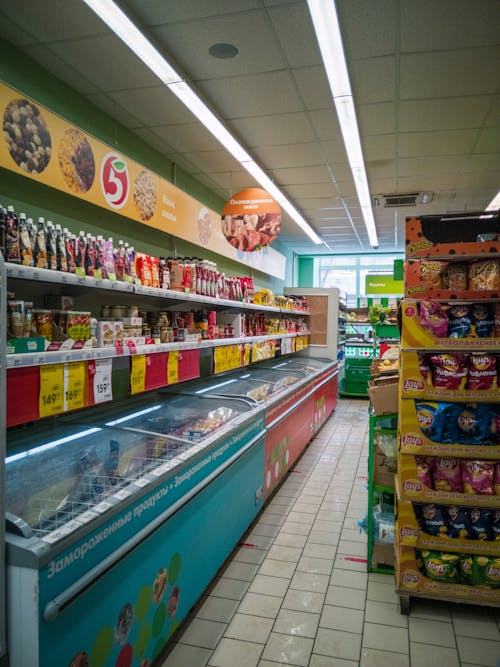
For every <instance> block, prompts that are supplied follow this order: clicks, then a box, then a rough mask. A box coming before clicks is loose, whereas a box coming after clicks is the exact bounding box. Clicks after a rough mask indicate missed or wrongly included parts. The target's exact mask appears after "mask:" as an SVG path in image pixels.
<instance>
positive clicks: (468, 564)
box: [458, 555, 474, 586]
mask: <svg viewBox="0 0 500 667" xmlns="http://www.w3.org/2000/svg"><path fill="white" fill-rule="evenodd" d="M473 561H474V557H473V556H465V555H464V556H460V557H459V561H458V581H459V583H460V584H464V585H465V586H470V585H471V583H472V582H471V578H472V563H473Z"/></svg>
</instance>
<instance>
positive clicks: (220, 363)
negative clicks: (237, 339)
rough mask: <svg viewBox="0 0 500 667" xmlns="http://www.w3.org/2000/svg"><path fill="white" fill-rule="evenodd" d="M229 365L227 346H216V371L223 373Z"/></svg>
mask: <svg viewBox="0 0 500 667" xmlns="http://www.w3.org/2000/svg"><path fill="white" fill-rule="evenodd" d="M227 367H228V366H227V347H216V348H214V373H222V371H225V370H227Z"/></svg>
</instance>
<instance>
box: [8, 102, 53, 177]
mask: <svg viewBox="0 0 500 667" xmlns="http://www.w3.org/2000/svg"><path fill="white" fill-rule="evenodd" d="M3 138H4V141H5V143H6V144H7V148H8V149H9V153H10V156H11V158H12V159H13V160H14V162H15V163H16V164H17V165H18V166H19V167H21V169H23V170H24V171H26V172H28V173H29V174H40V173H41V172H42V171H43V170H44V169H45V167H46V166H47V165H48V164H49V161H50V155H51V148H52V143H51V139H50V132H49V130H48V129H47V123H46V121H45V119H44V117H43V116H42V115H41V113H40V109H39V108H38V107H37V106H36V105H35V104H33V102H30V101H29V100H27V99H24V98H18V99H14V100H11V101H10V102H9V104H8V105H7V106H6V108H5V111H4V114H3Z"/></svg>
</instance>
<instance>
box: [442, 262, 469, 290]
mask: <svg viewBox="0 0 500 667" xmlns="http://www.w3.org/2000/svg"><path fill="white" fill-rule="evenodd" d="M442 283H443V287H444V289H449V290H453V291H455V290H465V289H467V284H468V266H467V264H466V263H465V262H450V264H449V265H448V268H447V269H446V271H445V272H444V274H443V276H442Z"/></svg>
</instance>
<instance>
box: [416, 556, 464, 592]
mask: <svg viewBox="0 0 500 667" xmlns="http://www.w3.org/2000/svg"><path fill="white" fill-rule="evenodd" d="M421 555H422V561H423V565H424V574H425V576H426V577H428V578H429V579H432V580H433V581H443V582H445V583H448V584H454V583H457V582H458V581H459V577H458V567H459V561H460V556H459V555H458V554H447V553H440V552H438V551H422V554H421Z"/></svg>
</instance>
